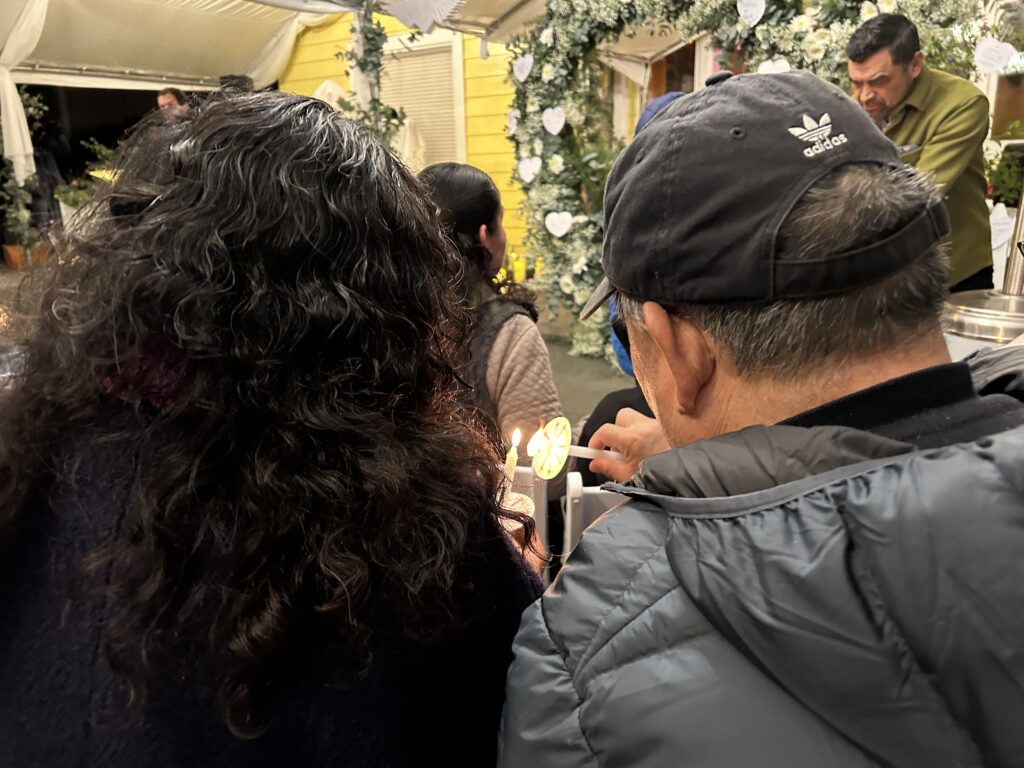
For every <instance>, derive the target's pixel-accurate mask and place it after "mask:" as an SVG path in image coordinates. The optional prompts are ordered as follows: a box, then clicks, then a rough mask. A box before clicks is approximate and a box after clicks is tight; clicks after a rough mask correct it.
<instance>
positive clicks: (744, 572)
mask: <svg viewBox="0 0 1024 768" xmlns="http://www.w3.org/2000/svg"><path fill="white" fill-rule="evenodd" d="M994 370H996V371H997V372H998V373H999V375H1000V377H1001V378H1000V381H1002V382H1004V384H1007V385H1015V381H1016V383H1017V384H1019V382H1020V377H1019V376H1017V377H1016V379H1015V380H1014V377H1013V376H1009V375H1007V372H1008V370H1009V369H1008V368H1007V367H1006V366H1005V365H1004V366H1003V367H1002V368H1000V367H999V366H998V365H997V366H995V367H994ZM993 382H994V379H993V378H992V377H989V379H988V380H987V381H978V375H977V374H976V384H977V385H978V388H979V390H981V389H984V388H986V387H988V388H989V389H988V391H991V386H993V385H994V384H993ZM994 386H999V385H998V383H997V384H995V385H994ZM619 490H622V491H623V492H624V493H627V494H628V495H630V496H631V497H632V499H631V501H630V502H628V503H626V504H625V505H623V506H621V507H619V508H618V509H616V510H614V511H613V512H611V513H609V514H607V515H605V516H604V517H603V518H602V519H601V520H599V521H598V522H597V523H596V524H595V525H593V526H592V527H591V528H590V529H589V530H588V531H587V532H586V534H585V535H584V536H583V539H582V541H581V543H580V545H579V547H578V548H577V550H576V551H575V553H574V554H573V557H572V559H571V561H570V564H569V566H568V567H567V568H566V569H565V570H564V571H563V573H562V575H561V576H560V577H559V580H558V581H557V582H556V584H555V585H554V586H553V587H552V588H551V589H550V590H549V591H548V593H547V594H546V595H545V596H544V598H543V599H542V600H541V601H539V602H538V603H535V604H534V605H533V606H531V607H530V608H528V609H527V611H526V612H525V614H524V616H523V620H522V624H521V626H520V631H519V635H518V637H517V640H516V646H515V656H516V658H515V662H514V663H513V666H512V668H511V669H510V671H509V678H508V680H509V682H508V692H507V700H506V710H505V718H504V724H503V729H502V730H503V732H502V754H501V758H500V761H499V764H500V765H501V766H505V767H506V768H568V767H569V766H602V767H603V768H619V767H620V766H622V767H625V766H629V767H630V768H668V767H670V766H685V767H686V768H690V767H691V766H695V767H708V768H710V767H712V766H713V767H714V768H741V767H742V768H752V767H753V766H757V767H758V768H832V767H836V768H838V767H840V766H841V767H842V768H848V767H850V766H879V765H883V766H900V767H901V768H902V767H913V768H916V767H917V766H921V767H922V768H924V767H925V766H927V767H928V768H936V767H938V766H1022V765H1024V428H1016V429H1012V430H1009V431H1006V432H1003V433H1001V434H998V435H995V436H992V437H989V438H985V439H981V440H979V441H977V442H974V443H968V444H960V445H954V446H949V447H943V448H937V449H933V450H927V451H919V450H915V449H914V448H912V447H911V446H909V445H905V444H903V443H898V442H894V441H891V440H887V439H884V438H880V437H877V436H874V435H871V434H868V433H865V432H859V431H856V430H850V429H845V428H833V427H821V428H814V429H801V428H797V427H784V426H776V427H757V428H751V429H747V430H744V431H742V432H739V433H736V434H733V435H729V436H726V437H723V438H718V439H715V440H711V441H707V442H703V443H697V444H694V445H690V446H686V447H684V448H680V449H677V450H675V451H672V452H669V453H666V454H662V455H661V456H657V457H654V458H653V459H651V460H648V461H647V462H645V465H644V471H643V472H642V474H641V475H640V476H639V477H638V478H637V479H636V480H635V481H634V484H632V485H630V486H628V487H622V488H620V489H619Z"/></svg>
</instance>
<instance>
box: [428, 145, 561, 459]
mask: <svg viewBox="0 0 1024 768" xmlns="http://www.w3.org/2000/svg"><path fill="white" fill-rule="evenodd" d="M420 179H421V180H422V181H423V183H424V184H425V185H426V187H427V189H428V190H429V192H430V195H431V197H432V198H433V200H434V203H435V204H436V205H437V208H438V210H439V215H440V218H441V223H442V225H443V226H444V228H445V232H446V234H447V235H448V237H449V238H450V239H451V240H452V242H454V244H455V247H456V248H457V249H458V252H459V254H460V256H461V257H462V261H463V265H464V270H465V275H464V278H463V281H462V286H461V291H462V293H463V300H464V301H465V302H466V304H467V306H469V307H470V310H471V311H472V313H473V328H472V335H471V337H470V340H469V346H468V352H469V368H468V373H469V384H470V385H471V386H472V387H473V391H472V399H473V402H474V404H475V406H476V408H477V409H478V410H479V411H480V412H481V413H482V414H484V415H485V416H486V417H487V418H488V419H489V420H490V422H491V424H492V425H493V429H494V432H495V437H496V438H497V441H498V443H499V444H501V443H503V442H505V441H507V440H508V437H509V435H511V434H512V431H513V430H514V429H516V428H517V427H518V428H519V429H521V430H522V433H523V445H525V444H526V443H525V441H526V440H527V439H528V438H529V437H530V436H531V435H532V434H533V433H534V432H535V431H536V430H537V427H538V425H539V424H540V423H541V422H547V421H550V420H551V419H553V418H555V417H556V416H561V415H562V409H561V405H560V403H559V401H558V392H557V391H556V389H555V382H554V379H553V378H552V375H551V359H550V357H549V355H548V349H547V346H546V345H545V344H544V338H543V337H542V336H541V334H540V329H539V328H538V327H537V309H536V307H535V306H534V299H535V297H534V295H533V293H532V292H531V291H529V290H527V289H526V288H524V287H523V286H521V285H518V284H516V283H514V282H512V281H511V280H509V281H506V282H504V283H503V284H501V285H497V284H495V282H494V277H495V275H497V274H498V271H499V270H500V269H501V268H502V265H503V264H504V263H505V247H506V235H505V228H504V226H503V223H502V220H503V218H504V216H505V209H504V207H503V206H502V204H501V195H500V194H499V192H498V188H497V186H495V184H494V181H493V180H492V179H491V177H490V176H488V175H487V174H486V173H484V172H483V171H481V170H480V169H478V168H474V167H473V166H471V165H465V164H463V163H438V164H435V165H431V166H428V167H427V168H425V169H424V170H423V172H422V173H421V174H420ZM521 454H522V456H523V457H524V458H525V456H526V452H525V451H521Z"/></svg>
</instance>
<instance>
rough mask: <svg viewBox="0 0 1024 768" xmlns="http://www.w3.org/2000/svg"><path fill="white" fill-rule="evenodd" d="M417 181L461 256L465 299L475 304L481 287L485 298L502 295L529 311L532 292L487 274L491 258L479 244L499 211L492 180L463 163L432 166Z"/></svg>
mask: <svg viewBox="0 0 1024 768" xmlns="http://www.w3.org/2000/svg"><path fill="white" fill-rule="evenodd" d="M420 180H421V181H422V182H423V183H424V184H425V185H426V186H427V188H428V189H429V191H430V195H431V197H432V198H433V200H434V203H435V205H436V206H437V209H438V216H439V217H440V220H441V224H442V226H443V227H444V230H445V232H446V234H447V235H448V236H449V238H450V239H451V240H452V242H454V243H455V247H456V248H457V249H458V251H459V254H460V255H461V256H462V261H463V263H464V264H465V279H464V281H463V290H464V291H465V297H466V299H467V300H468V301H469V302H470V303H471V304H473V303H477V302H475V301H474V299H475V298H476V299H479V297H478V296H475V295H474V294H475V293H476V292H479V291H480V289H481V287H484V288H486V289H487V290H486V293H485V294H484V295H485V296H486V295H487V293H496V294H502V295H505V296H507V297H508V298H510V299H512V300H513V301H516V302H518V303H520V304H523V305H524V306H527V307H528V308H530V309H532V308H533V303H534V302H535V301H536V295H535V294H534V293H533V292H532V291H530V290H529V289H528V288H526V287H525V286H523V285H520V284H518V283H516V282H514V281H513V280H511V279H506V280H504V281H502V282H501V283H496V282H495V281H493V280H492V279H491V275H490V273H489V267H490V263H491V254H490V253H488V252H487V250H486V249H485V248H484V247H483V245H482V244H481V243H480V227H481V226H486V227H487V231H488V232H491V233H493V232H494V231H495V230H496V229H497V227H498V217H499V214H500V213H501V211H502V207H501V195H500V193H499V192H498V188H497V187H496V186H495V184H494V181H493V180H492V179H491V177H490V176H488V175H487V174H486V173H484V172H483V171H481V170H480V169H479V168H475V167H474V166H472V165H466V164H465V163H435V164H434V165H431V166H428V167H426V168H424V169H423V170H422V171H421V172H420ZM479 303H482V299H480V300H479Z"/></svg>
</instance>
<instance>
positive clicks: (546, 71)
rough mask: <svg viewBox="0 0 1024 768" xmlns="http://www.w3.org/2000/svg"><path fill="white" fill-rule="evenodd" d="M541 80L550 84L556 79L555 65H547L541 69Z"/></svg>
mask: <svg viewBox="0 0 1024 768" xmlns="http://www.w3.org/2000/svg"><path fill="white" fill-rule="evenodd" d="M540 79H541V80H543V81H544V82H545V83H550V82H551V81H552V80H554V79H555V67H554V65H553V64H545V65H544V66H543V67H541V69H540Z"/></svg>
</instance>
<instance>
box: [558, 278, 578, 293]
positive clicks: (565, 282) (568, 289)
mask: <svg viewBox="0 0 1024 768" xmlns="http://www.w3.org/2000/svg"><path fill="white" fill-rule="evenodd" d="M558 287H559V289H561V291H562V293H570V294H571V293H573V292H574V291H575V290H576V283H574V282H573V281H572V275H562V276H561V277H559V278H558Z"/></svg>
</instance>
